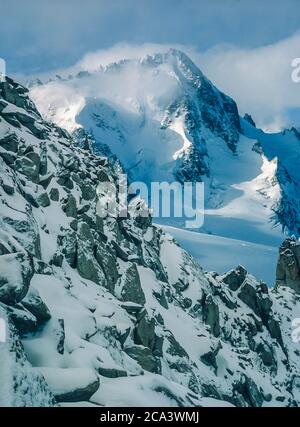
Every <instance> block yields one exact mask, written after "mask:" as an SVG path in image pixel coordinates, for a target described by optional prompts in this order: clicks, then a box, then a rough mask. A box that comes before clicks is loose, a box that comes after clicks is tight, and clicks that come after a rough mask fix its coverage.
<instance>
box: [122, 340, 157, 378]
mask: <svg viewBox="0 0 300 427" xmlns="http://www.w3.org/2000/svg"><path fill="white" fill-rule="evenodd" d="M124 351H125V353H127V354H128V356H130V357H131V358H132V359H134V360H135V361H136V362H137V363H138V364H139V365H140V366H141V367H142V368H143V369H145V371H148V372H153V373H154V374H159V373H160V371H161V364H160V359H159V358H157V357H154V356H153V355H152V353H151V350H149V348H147V347H143V346H141V345H135V346H132V347H127V348H125V349H124Z"/></svg>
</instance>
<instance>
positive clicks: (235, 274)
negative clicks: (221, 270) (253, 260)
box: [221, 265, 247, 291]
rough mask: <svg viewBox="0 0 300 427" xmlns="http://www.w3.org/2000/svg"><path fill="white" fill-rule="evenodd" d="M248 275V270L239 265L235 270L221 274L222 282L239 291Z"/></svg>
mask: <svg viewBox="0 0 300 427" xmlns="http://www.w3.org/2000/svg"><path fill="white" fill-rule="evenodd" d="M246 276H247V270H246V269H245V268H244V267H243V266H242V265H239V266H238V267H236V268H235V269H234V270H230V271H229V272H228V273H226V274H224V275H223V276H221V280H222V282H224V283H226V284H227V285H228V286H229V288H230V289H231V290H232V291H237V290H238V289H239V288H240V287H241V285H242V284H243V282H244V280H245V279H246Z"/></svg>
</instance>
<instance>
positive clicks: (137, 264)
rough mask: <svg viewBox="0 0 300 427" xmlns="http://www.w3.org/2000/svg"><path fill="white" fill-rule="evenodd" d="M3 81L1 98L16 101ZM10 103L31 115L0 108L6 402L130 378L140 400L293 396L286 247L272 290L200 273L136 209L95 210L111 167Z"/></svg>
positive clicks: (243, 279) (294, 357)
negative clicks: (10, 391) (9, 396)
mask: <svg viewBox="0 0 300 427" xmlns="http://www.w3.org/2000/svg"><path fill="white" fill-rule="evenodd" d="M8 84H9V87H5V91H6V92H5V93H6V95H5V96H6V97H7V99H9V100H12V99H17V98H18V97H19V96H20V97H22V98H24V97H25V98H26V91H22V89H21V88H18V86H17V85H16V84H13V83H10V82H9V81H8ZM2 89H3V88H2ZM204 89H205V88H204ZM8 92H10V94H8V95H7V93H8ZM19 92H20V93H19ZM223 101H224V102H226V100H223ZM3 102H5V103H7V104H9V103H10V101H7V100H5V99H3ZM16 103H18V104H20V105H24V106H25V107H23V108H25V110H24V112H23V115H26V114H27V115H29V116H30V117H32V118H33V119H34V122H32V121H30V120H28V121H27V122H26V120H24V117H20V115H17V114H13V115H10V116H7V115H5V106H4V108H3V109H2V111H0V119H1V121H0V145H1V149H0V152H1V153H6V154H8V156H0V167H1V171H2V172H1V180H0V195H1V202H2V203H1V205H0V310H2V311H3V313H4V314H3V316H4V317H5V319H7V320H5V321H6V323H8V324H9V325H10V326H9V328H10V341H11V342H13V343H14V344H13V346H12V347H10V350H9V351H8V352H6V357H8V359H3V360H6V361H5V362H4V363H3V364H1V365H0V371H1V369H3V366H4V367H5V368H4V372H5V373H6V374H5V375H8V376H6V377H4V376H3V375H2V371H1V372H0V399H1V396H3V395H4V394H3V393H1V390H2V389H1V387H2V386H5V387H6V386H7V384H10V385H9V386H11V387H12V388H14V389H15V390H17V393H16V396H18V397H17V398H16V399H13V400H11V401H10V402H8V403H7V402H6V403H7V404H8V405H10V406H31V405H32V404H34V403H36V405H37V406H43V405H46V406H50V405H53V404H55V399H56V400H57V401H59V402H65V404H66V402H79V401H92V402H95V403H96V404H103V400H101V399H109V396H113V397H114V399H115V401H114V403H115V404H116V403H119V401H120V402H123V401H124V400H122V398H121V397H120V400H119V401H118V399H119V396H120V394H119V393H120V392H121V391H122V392H124V390H123V388H124V384H126V387H128V384H131V387H132V393H133V395H135V396H137V395H138V396H140V395H141V403H142V404H144V405H147V404H149V402H148V401H147V399H148V397H147V396H149V393H148V392H150V391H151V393H160V396H159V397H157V398H159V399H161V400H159V402H162V404H166V402H167V403H168V404H170V405H173V404H178V405H179V404H182V402H188V403H189V404H190V405H195V406H201V405H202V406H205V405H206V404H210V405H211V404H212V402H213V401H212V399H218V400H219V401H220V400H221V402H222V403H223V404H227V403H228V402H230V403H231V404H234V405H238V406H264V405H268V406H272V405H273V406H274V405H278V404H281V405H284V406H293V405H296V404H299V403H300V396H299V394H298V386H297V381H295V380H294V379H295V378H298V377H299V376H300V374H299V357H300V353H299V352H298V353H297V351H296V350H295V348H294V347H293V346H291V336H290V333H291V325H290V323H291V321H292V319H293V318H295V317H297V310H298V307H299V301H298V300H297V297H298V296H297V294H296V293H295V289H296V288H295V286H294V285H295V283H294V282H290V280H291V279H293V278H295V262H296V258H297V250H296V249H295V248H296V247H297V244H296V243H295V242H294V243H295V244H294V243H291V242H290V244H289V245H290V246H289V247H288V249H289V250H290V251H291V252H292V253H293V258H292V259H293V260H294V261H293V263H289V262H288V263H286V258H283V259H284V260H285V261H284V262H283V263H281V267H282V266H283V267H284V268H281V267H280V269H279V270H280V271H284V274H283V275H282V276H281V277H282V280H283V283H282V284H281V285H280V286H277V289H276V291H273V292H271V291H270V290H269V289H268V287H267V286H266V284H264V283H260V282H258V281H257V280H256V279H255V278H254V277H253V276H251V275H250V274H249V273H248V272H247V271H246V270H245V269H244V268H243V267H241V266H239V267H237V268H236V269H234V270H232V271H230V272H228V273H226V274H223V275H218V274H217V273H205V272H203V270H202V269H201V267H200V266H199V265H198V264H197V262H196V261H195V260H194V259H193V258H192V257H191V256H190V255H189V254H187V253H186V252H185V251H184V250H182V249H181V248H180V246H179V245H178V244H177V243H176V242H175V241H174V239H173V238H172V237H171V236H170V235H167V234H166V233H164V231H163V229H161V228H157V227H155V226H154V225H153V224H152V222H151V217H150V215H149V216H147V217H143V218H142V219H140V218H138V217H136V216H135V214H134V212H130V213H129V214H128V216H127V217H126V218H125V217H124V218H116V216H114V215H107V216H106V217H104V218H102V217H101V218H100V216H99V215H98V214H97V212H98V211H97V201H103V199H104V201H106V203H112V201H113V200H112V199H110V198H109V197H108V194H107V192H105V191H104V190H103V188H104V187H102V185H103V184H101V183H105V181H106V180H109V181H110V182H111V183H112V184H113V185H116V183H117V182H118V177H119V174H120V172H122V169H121V166H120V164H119V163H118V162H116V161H109V160H108V159H107V158H105V157H103V156H101V155H97V156H96V155H94V154H92V153H91V152H90V151H89V149H88V147H86V146H85V145H84V146H83V147H79V148H78V147H77V146H75V145H74V144H73V142H74V141H73V139H72V138H71V137H70V136H69V135H68V134H67V133H66V132H65V131H63V130H61V129H59V128H57V127H56V126H54V125H52V124H51V125H50V124H49V123H47V122H44V121H43V119H42V118H41V117H40V116H39V115H38V113H37V112H35V110H34V108H33V107H32V108H31V107H30V105H31V104H30V101H29V100H28V99H27V100H26V99H20V100H18V101H16ZM5 105H6V104H5ZM9 107H10V109H9V111H10V112H13V111H14V109H15V108H16V105H14V104H9ZM18 108H21V107H18ZM229 108H231V107H230V106H229ZM3 113H4V115H3ZM38 128H39V130H40V132H39V133H36V131H35V130H34V129H38ZM28 132H30V138H29V141H28ZM1 141H2V142H1ZM232 141H233V140H232ZM25 159H26V160H25ZM50 177H51V179H50ZM95 194H97V197H96V196H95ZM102 198H103V199H102ZM136 205H137V206H139V205H141V203H140V201H139V200H138V201H137V202H136ZM288 259H290V258H288ZM174 260H176V262H175V261H174ZM293 280H294V279H293ZM286 283H288V286H287V285H286ZM291 284H293V289H291V287H292V286H291ZM0 317H2V314H1V316H0ZM0 351H1V347H0ZM20 354H21V355H22V356H21V359H22V360H23V362H24V363H23V362H22V363H19V361H20V358H19V355H20ZM1 360H2V359H1ZM11 360H14V363H15V361H16V360H18V361H17V362H16V365H15V366H17V369H18V375H17V376H16V375H15V373H14V372H11V371H9V370H7V369H6V368H7V366H8V362H10V361H11ZM7 361H8V362H7ZM58 367H63V368H58ZM7 372H8V374H7ZM278 372H280V375H277V373H278ZM145 374H146V375H145ZM102 377H105V379H103V381H101V378H102ZM125 377H126V378H125ZM3 378H5V381H3ZM7 378H8V379H7ZM125 381H126V383H125ZM127 381H128V382H127ZM33 383H34V384H33ZM101 387H103V389H104V392H103V393H101ZM31 388H32V392H31ZM98 388H99V392H98ZM29 389H30V392H28V393H26V391H27V390H29ZM121 389H122V390H121ZM107 390H108V391H109V392H108V391H107ZM143 390H145V393H146V394H145V395H144V394H143V393H144V392H143ZM169 390H172V393H171V392H170V391H169ZM129 391H130V390H129ZM126 392H127V389H126ZM54 396H55V398H54ZM156 396H158V395H156ZM282 397H284V399H283V400H282ZM206 398H209V400H208V401H207V400H205V399H206ZM168 399H170V400H168ZM226 402H227V403H226ZM104 404H107V402H104ZM216 404H220V402H216Z"/></svg>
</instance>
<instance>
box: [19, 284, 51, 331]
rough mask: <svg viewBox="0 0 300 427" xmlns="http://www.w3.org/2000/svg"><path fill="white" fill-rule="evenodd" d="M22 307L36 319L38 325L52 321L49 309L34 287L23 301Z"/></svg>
mask: <svg viewBox="0 0 300 427" xmlns="http://www.w3.org/2000/svg"><path fill="white" fill-rule="evenodd" d="M22 305H23V306H24V307H25V308H26V309H27V310H28V311H30V313H32V314H33V315H34V316H35V317H36V319H37V322H38V323H43V322H46V321H47V320H49V319H51V314H50V311H49V309H48V307H47V306H46V304H45V303H44V301H43V300H42V298H41V297H40V294H39V293H38V291H37V290H36V289H34V288H33V287H31V288H30V289H29V291H28V293H27V295H26V297H25V298H24V299H23V301H22Z"/></svg>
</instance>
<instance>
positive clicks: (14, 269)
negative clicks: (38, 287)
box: [0, 252, 34, 305]
mask: <svg viewBox="0 0 300 427" xmlns="http://www.w3.org/2000/svg"><path fill="white" fill-rule="evenodd" d="M33 274H34V268H33V261H32V258H31V257H30V256H29V255H28V254H27V253H25V252H17V253H13V254H6V255H1V256H0V301H1V302H3V303H4V304H7V305H15V304H17V303H18V302H20V301H22V299H23V298H24V297H25V296H26V294H27V292H28V289H29V285H30V281H31V279H32V276H33Z"/></svg>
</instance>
